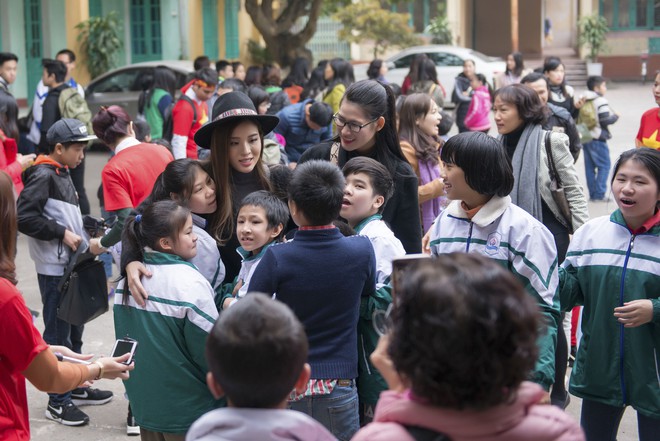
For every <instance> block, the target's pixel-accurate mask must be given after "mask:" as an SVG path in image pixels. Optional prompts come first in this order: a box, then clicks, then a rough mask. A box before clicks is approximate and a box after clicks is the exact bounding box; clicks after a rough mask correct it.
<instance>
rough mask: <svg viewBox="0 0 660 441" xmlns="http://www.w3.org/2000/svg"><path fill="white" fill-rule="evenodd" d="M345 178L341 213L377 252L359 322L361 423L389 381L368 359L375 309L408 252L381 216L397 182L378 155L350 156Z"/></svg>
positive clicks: (382, 306)
mask: <svg viewBox="0 0 660 441" xmlns="http://www.w3.org/2000/svg"><path fill="white" fill-rule="evenodd" d="M342 171H343V173H344V177H345V178H346V188H345V190H344V200H343V202H342V206H341V211H340V214H341V217H343V218H344V219H346V221H347V222H348V225H349V226H350V227H351V228H353V229H355V232H356V233H357V234H360V235H362V236H367V237H368V238H369V240H370V241H371V245H373V247H374V253H375V255H376V287H377V290H376V291H375V292H374V294H373V295H371V296H369V297H362V301H361V303H360V320H359V322H358V361H359V365H358V373H359V375H358V380H357V387H358V395H359V398H360V423H361V424H362V425H364V424H366V423H369V422H371V420H372V418H373V415H374V408H375V407H376V403H377V402H378V397H379V396H380V393H381V392H382V391H384V390H387V383H386V382H385V380H384V379H383V377H382V376H381V375H380V373H379V372H378V370H377V369H375V368H374V366H373V365H372V364H371V362H370V361H369V356H370V355H371V353H372V352H373V351H374V349H376V345H377V344H378V339H379V337H380V336H379V334H378V333H377V332H376V331H375V329H374V325H373V319H372V318H373V314H374V312H375V311H376V310H383V311H385V310H387V308H388V307H389V306H390V304H391V303H392V295H391V290H390V287H389V283H390V276H391V274H392V260H394V259H397V258H400V257H403V256H405V254H406V250H405V249H404V248H403V245H402V244H401V241H400V240H399V239H397V238H396V237H395V236H394V233H393V232H392V230H390V228H389V227H388V226H387V224H386V223H385V221H383V220H382V216H381V213H382V212H383V208H384V207H385V204H386V203H387V201H388V200H389V198H390V196H392V192H393V191H394V182H393V180H392V175H390V172H389V171H388V170H387V168H386V167H385V166H384V165H382V164H381V163H380V162H378V161H376V160H375V159H371V158H367V157H365V156H358V157H355V158H353V159H351V160H349V161H348V162H347V163H346V164H345V165H344V168H343V169H342Z"/></svg>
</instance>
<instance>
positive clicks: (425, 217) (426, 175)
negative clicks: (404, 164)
mask: <svg viewBox="0 0 660 441" xmlns="http://www.w3.org/2000/svg"><path fill="white" fill-rule="evenodd" d="M418 166H419V185H424V184H428V183H429V182H433V180H435V179H438V178H439V177H440V167H439V166H438V164H433V163H432V162H431V161H428V160H427V161H422V160H421V159H420V160H419V161H418ZM421 209H422V210H421V211H422V226H423V227H424V232H427V231H428V230H429V228H431V225H432V224H433V221H434V220H435V218H436V217H438V215H439V214H440V212H441V211H442V204H441V200H440V198H439V197H437V198H433V199H430V200H428V201H426V202H422V204H421Z"/></svg>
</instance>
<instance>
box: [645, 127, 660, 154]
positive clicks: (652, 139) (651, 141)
mask: <svg viewBox="0 0 660 441" xmlns="http://www.w3.org/2000/svg"><path fill="white" fill-rule="evenodd" d="M642 144H644V147H649V148H652V149H656V150H660V141H658V130H656V131H655V132H653V133H652V134H651V136H649V137H648V138H642Z"/></svg>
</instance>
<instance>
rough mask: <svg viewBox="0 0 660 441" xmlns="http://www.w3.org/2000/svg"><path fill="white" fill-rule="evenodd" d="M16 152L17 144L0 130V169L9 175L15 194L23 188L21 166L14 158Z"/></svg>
mask: <svg viewBox="0 0 660 441" xmlns="http://www.w3.org/2000/svg"><path fill="white" fill-rule="evenodd" d="M17 153H18V146H17V145H16V140H15V139H13V138H8V137H7V135H5V132H3V131H2V130H0V170H2V171H4V172H6V173H7V174H8V175H9V176H10V177H11V180H12V181H14V188H16V196H18V195H19V194H20V193H21V190H23V179H21V173H22V172H23V167H21V164H19V162H18V161H17V160H16V154H17Z"/></svg>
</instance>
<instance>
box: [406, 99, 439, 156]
mask: <svg viewBox="0 0 660 441" xmlns="http://www.w3.org/2000/svg"><path fill="white" fill-rule="evenodd" d="M432 99H433V98H431V97H430V96H429V95H428V94H426V93H413V94H412V95H408V96H407V97H406V99H405V100H404V101H403V104H402V106H401V111H400V112H399V137H400V139H401V140H404V141H408V142H409V143H410V144H411V145H412V146H413V148H414V149H415V156H417V158H418V159H419V160H421V161H430V162H431V163H432V164H438V163H439V156H438V140H437V139H435V138H434V137H432V136H429V135H427V134H426V133H424V132H423V131H421V130H420V129H419V127H417V120H418V119H419V118H424V117H425V116H426V114H427V113H428V112H429V110H430V109H431V100H432Z"/></svg>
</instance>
